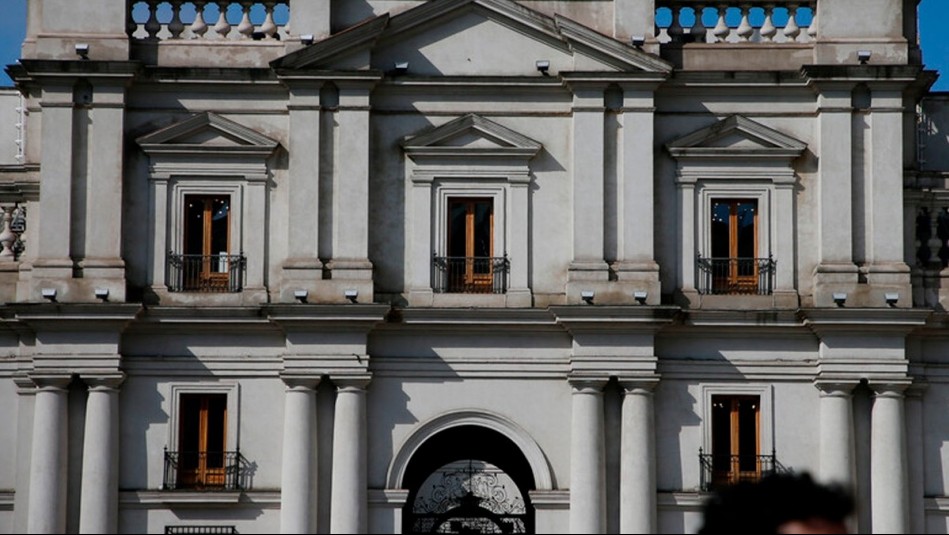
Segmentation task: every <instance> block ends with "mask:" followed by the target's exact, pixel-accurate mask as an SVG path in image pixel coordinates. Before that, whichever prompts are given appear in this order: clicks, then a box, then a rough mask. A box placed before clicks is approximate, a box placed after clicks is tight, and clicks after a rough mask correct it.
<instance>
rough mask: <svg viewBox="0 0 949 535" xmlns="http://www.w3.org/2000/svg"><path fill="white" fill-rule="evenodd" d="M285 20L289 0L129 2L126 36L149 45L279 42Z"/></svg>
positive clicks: (286, 30) (284, 35) (286, 25)
mask: <svg viewBox="0 0 949 535" xmlns="http://www.w3.org/2000/svg"><path fill="white" fill-rule="evenodd" d="M289 20H290V1H289V0H271V1H262V2H255V1H252V0H241V1H232V0H193V1H185V0H141V1H135V0H132V1H130V3H129V10H128V27H127V32H128V35H129V36H130V37H131V38H133V39H139V40H151V41H165V40H201V41H208V40H219V41H223V40H231V41H237V40H245V41H279V40H286V39H287V37H288V36H289Z"/></svg>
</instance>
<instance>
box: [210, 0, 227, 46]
mask: <svg viewBox="0 0 949 535" xmlns="http://www.w3.org/2000/svg"><path fill="white" fill-rule="evenodd" d="M228 4H230V2H229V1H227V0H218V2H217V7H218V11H220V15H218V19H217V23H216V24H215V25H214V31H215V32H217V34H218V35H220V36H221V38H222V39H227V34H229V33H231V23H229V22H227V6H228Z"/></svg>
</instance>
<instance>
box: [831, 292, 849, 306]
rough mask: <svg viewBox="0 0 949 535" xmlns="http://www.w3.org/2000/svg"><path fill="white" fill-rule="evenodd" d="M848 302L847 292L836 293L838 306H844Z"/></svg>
mask: <svg viewBox="0 0 949 535" xmlns="http://www.w3.org/2000/svg"><path fill="white" fill-rule="evenodd" d="M846 302H847V294H845V293H843V292H840V293H834V303H837V306H839V307H842V306H844V304H845V303H846Z"/></svg>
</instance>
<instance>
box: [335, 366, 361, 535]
mask: <svg viewBox="0 0 949 535" xmlns="http://www.w3.org/2000/svg"><path fill="white" fill-rule="evenodd" d="M333 382H334V383H335V384H336V388H337V391H336V413H335V416H334V420H333V422H334V423H333V496H332V502H331V511H330V532H331V533H366V532H367V531H368V518H367V517H368V509H369V498H368V484H369V481H368V476H367V472H366V463H367V462H368V461H369V459H368V445H367V444H366V387H367V386H368V385H369V379H368V378H345V379H343V378H337V379H333Z"/></svg>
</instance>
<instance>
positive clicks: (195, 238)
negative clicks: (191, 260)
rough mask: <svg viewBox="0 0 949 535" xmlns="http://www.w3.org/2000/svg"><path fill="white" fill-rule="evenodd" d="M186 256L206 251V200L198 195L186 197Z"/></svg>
mask: <svg viewBox="0 0 949 535" xmlns="http://www.w3.org/2000/svg"><path fill="white" fill-rule="evenodd" d="M184 226H185V239H184V242H185V243H184V247H185V251H184V254H195V255H200V254H203V252H202V251H203V250H204V199H203V198H201V197H199V196H197V195H188V196H187V197H185V225H184Z"/></svg>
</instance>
